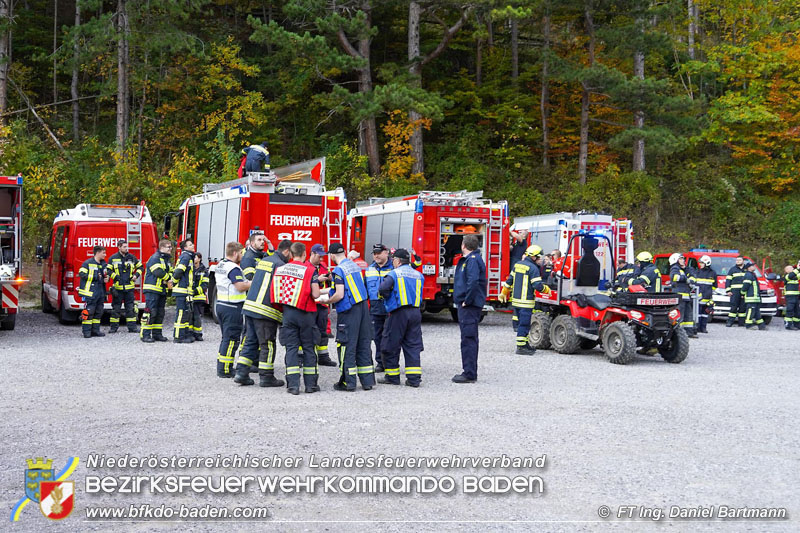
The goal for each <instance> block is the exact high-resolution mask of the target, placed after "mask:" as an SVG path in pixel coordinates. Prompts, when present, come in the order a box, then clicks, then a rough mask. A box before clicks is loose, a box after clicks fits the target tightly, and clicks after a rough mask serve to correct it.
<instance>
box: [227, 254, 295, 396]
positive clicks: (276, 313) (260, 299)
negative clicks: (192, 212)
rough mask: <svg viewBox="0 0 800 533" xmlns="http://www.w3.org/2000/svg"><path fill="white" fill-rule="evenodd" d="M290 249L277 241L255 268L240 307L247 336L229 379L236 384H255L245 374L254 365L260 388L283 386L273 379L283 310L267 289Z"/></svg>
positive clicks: (247, 373) (269, 287) (289, 255)
mask: <svg viewBox="0 0 800 533" xmlns="http://www.w3.org/2000/svg"><path fill="white" fill-rule="evenodd" d="M291 246H292V241H289V240H283V241H281V242H280V243H279V244H278V251H277V252H276V253H274V254H272V255H270V256H269V257H265V258H264V259H262V260H260V261H259V262H258V264H257V265H256V273H255V276H253V281H252V284H251V285H250V289H249V290H248V291H247V299H246V300H245V301H244V307H243V308H242V314H243V315H244V323H245V329H246V330H247V334H246V335H245V341H244V345H243V346H242V351H241V354H240V355H239V365H238V366H237V367H236V377H235V378H234V379H233V380H234V381H235V382H236V383H239V384H240V385H252V384H253V383H255V382H254V381H253V380H252V379H250V376H249V374H250V367H251V366H252V365H254V364H255V363H256V362H258V377H259V383H258V384H259V386H260V387H282V386H283V384H284V382H283V380H280V379H276V378H275V351H276V350H275V338H276V336H277V333H278V328H279V327H280V325H281V322H282V321H283V307H282V306H281V305H280V304H276V303H273V301H272V291H271V290H270V289H271V286H272V277H273V274H274V273H275V270H276V269H277V268H278V267H281V266H283V265H285V264H286V263H287V262H288V261H289V260H290V259H291V254H290V252H289V249H290V248H291Z"/></svg>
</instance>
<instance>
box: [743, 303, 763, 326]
mask: <svg viewBox="0 0 800 533" xmlns="http://www.w3.org/2000/svg"><path fill="white" fill-rule="evenodd" d="M746 305H747V312H746V313H745V318H744V324H745V326H747V327H748V328H750V327H753V326H758V329H762V327H763V326H764V319H763V318H761V302H753V303H747V304H746Z"/></svg>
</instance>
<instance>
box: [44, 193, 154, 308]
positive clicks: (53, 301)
mask: <svg viewBox="0 0 800 533" xmlns="http://www.w3.org/2000/svg"><path fill="white" fill-rule="evenodd" d="M120 239H125V240H126V241H128V251H129V252H130V253H132V254H133V255H134V256H136V257H137V258H138V259H139V260H140V261H141V262H142V265H144V264H145V263H147V260H148V259H149V258H150V256H152V255H153V254H154V253H155V252H156V250H157V249H158V240H157V239H158V237H157V232H156V226H155V224H154V223H153V219H152V217H151V216H150V211H149V210H148V209H147V207H146V206H145V204H144V202H142V203H141V205H106V204H78V205H77V206H75V208H73V209H62V210H61V211H59V212H58V214H57V215H56V217H55V220H53V229H52V230H51V232H50V237H49V239H48V240H47V244H46V245H39V246H37V247H36V257H37V259H39V260H40V261H42V263H43V265H42V311H43V312H45V313H57V314H58V319H59V321H60V322H61V323H62V324H71V323H75V322H77V321H78V318H79V315H80V311H81V310H82V309H83V306H84V301H83V297H82V296H80V295H79V294H78V285H79V283H80V281H79V278H78V271H79V270H80V268H81V265H82V264H83V262H84V261H86V260H87V259H88V258H90V257H91V256H92V249H93V248H94V247H95V246H105V247H106V260H108V259H110V258H111V256H112V255H113V254H115V253H117V251H118V249H117V242H118V241H119V240H120ZM142 279H143V277H142V276H140V277H139V278H138V279H137V280H136V282H135V291H136V292H135V298H136V305H137V307H138V308H139V311H140V312H141V311H143V310H144V305H145V304H144V294H143V292H142ZM109 286H110V283H109ZM104 307H105V309H106V310H107V311H110V310H111V292H110V291H109V292H108V294H107V296H106V302H105V306H104Z"/></svg>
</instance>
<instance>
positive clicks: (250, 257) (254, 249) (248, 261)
mask: <svg viewBox="0 0 800 533" xmlns="http://www.w3.org/2000/svg"><path fill="white" fill-rule="evenodd" d="M266 246H267V238H266V236H264V234H263V233H258V232H256V233H251V234H250V237H248V239H247V250H246V251H245V252H244V256H242V263H241V264H240V265H239V267H240V268H241V269H242V272H243V273H244V278H245V279H247V280H252V279H253V276H254V275H255V273H256V263H258V262H259V261H260V260H261V259H262V258H263V257H264V256H266V255H267V253H266V251H265V248H266Z"/></svg>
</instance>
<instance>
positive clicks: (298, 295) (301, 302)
mask: <svg viewBox="0 0 800 533" xmlns="http://www.w3.org/2000/svg"><path fill="white" fill-rule="evenodd" d="M314 274H315V271H314V267H313V266H311V265H309V264H308V263H301V262H300V261H292V262H291V263H287V264H285V265H283V266H279V267H278V268H277V269H275V273H274V274H273V275H272V301H273V302H275V303H279V304H283V305H288V306H290V307H294V308H295V309H299V310H300V311H309V312H312V311H316V310H317V303H316V302H315V301H314V299H313V298H312V297H311V281H312V280H313V279H314Z"/></svg>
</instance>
